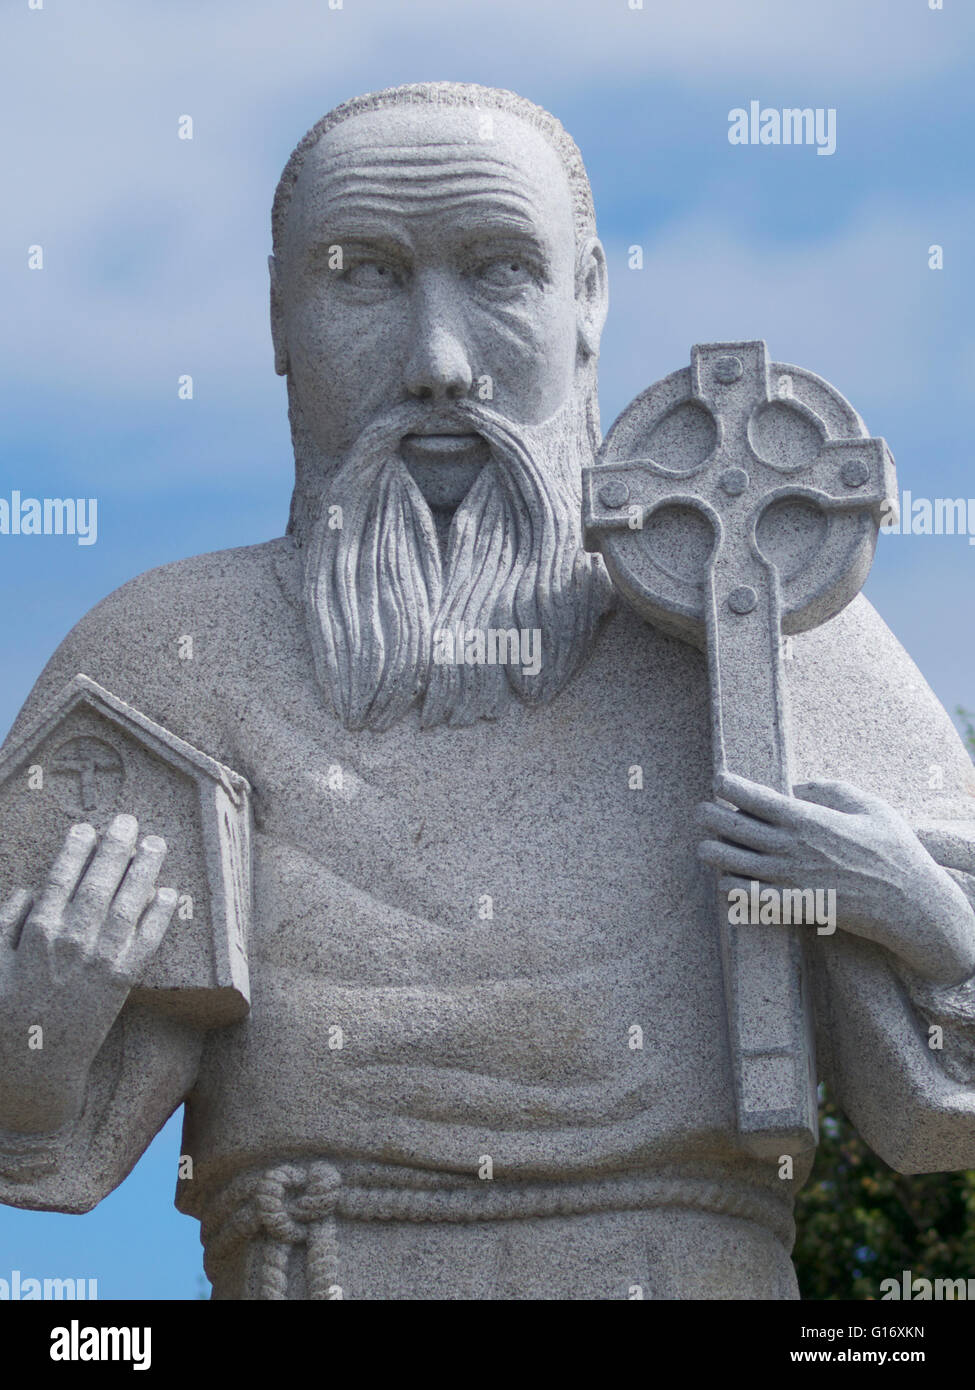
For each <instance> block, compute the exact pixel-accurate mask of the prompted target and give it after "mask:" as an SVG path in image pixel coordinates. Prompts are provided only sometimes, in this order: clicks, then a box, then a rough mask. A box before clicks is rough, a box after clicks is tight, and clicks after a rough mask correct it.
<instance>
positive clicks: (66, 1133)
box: [0, 1001, 203, 1212]
mask: <svg viewBox="0 0 975 1390" xmlns="http://www.w3.org/2000/svg"><path fill="white" fill-rule="evenodd" d="M202 1043H203V1034H201V1033H200V1032H199V1030H198V1029H195V1028H193V1027H191V1026H190V1025H189V1024H187V1023H184V1022H180V1021H177V1020H175V1019H170V1018H166V1017H163V1016H161V1015H159V1014H158V1013H156V1012H154V1011H152V1010H151V1009H150V1008H148V1007H147V1006H145V1005H138V1004H135V1003H133V1002H131V1001H130V1002H129V1003H128V1004H126V1005H125V1007H124V1008H123V1009H122V1012H121V1014H120V1015H119V1017H118V1018H117V1020H116V1021H115V1023H114V1024H113V1026H112V1028H111V1030H110V1032H109V1035H108V1037H107V1038H106V1040H105V1042H104V1044H103V1045H102V1047H101V1049H100V1050H99V1052H98V1054H97V1056H96V1057H95V1060H94V1062H93V1064H92V1065H91V1067H90V1068H89V1069H88V1071H87V1074H86V1076H85V1078H84V1087H83V1098H82V1102H81V1111H80V1114H79V1115H78V1116H77V1117H76V1118H73V1119H71V1120H69V1121H68V1122H67V1123H65V1124H64V1125H62V1126H60V1127H59V1128H58V1129H56V1130H54V1131H48V1132H46V1133H34V1132H30V1131H22V1130H13V1129H6V1130H0V1201H2V1202H5V1203H6V1204H8V1205H10V1206H16V1207H30V1208H35V1209H40V1210H47V1211H68V1212H84V1211H90V1210H91V1208H92V1207H93V1206H95V1205H96V1204H97V1203H98V1202H100V1201H101V1200H102V1198H103V1197H106V1196H107V1195H108V1194H109V1193H110V1192H112V1191H114V1189H115V1188H116V1187H117V1186H118V1185H119V1183H121V1182H122V1181H123V1180H124V1179H125V1178H126V1177H127V1176H128V1174H129V1173H130V1172H131V1170H132V1168H133V1167H134V1165H135V1163H136V1162H137V1160H138V1159H139V1158H140V1157H141V1155H142V1153H143V1152H144V1150H145V1149H146V1148H147V1146H148V1145H149V1144H150V1143H151V1141H152V1140H153V1139H154V1138H155V1136H156V1134H158V1132H159V1130H160V1129H162V1127H163V1125H164V1124H165V1123H166V1121H167V1119H168V1118H169V1116H170V1115H171V1114H172V1113H173V1111H174V1110H175V1109H176V1108H177V1106H179V1105H180V1104H181V1102H182V1101H183V1100H184V1099H185V1097H186V1095H187V1094H188V1092H189V1091H190V1090H191V1089H192V1086H193V1082H194V1080H195V1078H196V1074H197V1068H198V1065H199V1059H200V1052H201V1049H202Z"/></svg>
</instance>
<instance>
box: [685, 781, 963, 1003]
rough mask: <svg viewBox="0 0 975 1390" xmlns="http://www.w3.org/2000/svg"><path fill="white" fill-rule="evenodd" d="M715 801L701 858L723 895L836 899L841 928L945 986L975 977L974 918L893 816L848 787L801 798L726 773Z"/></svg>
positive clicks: (813, 788)
mask: <svg viewBox="0 0 975 1390" xmlns="http://www.w3.org/2000/svg"><path fill="white" fill-rule="evenodd" d="M715 791H716V792H717V794H718V795H719V796H721V797H723V798H724V799H725V800H726V801H729V802H731V803H732V805H733V806H736V807H738V809H737V810H732V809H731V808H730V807H728V806H725V805H722V804H721V803H720V802H715V801H706V802H703V803H702V805H701V806H700V808H699V821H698V823H699V826H700V828H701V829H702V830H703V831H705V833H706V834H707V835H709V836H710V838H708V839H705V840H703V841H702V842H701V844H700V845H699V847H698V854H699V857H700V858H701V859H702V860H703V861H704V863H706V864H710V865H711V866H712V868H714V869H716V870H717V871H718V872H719V874H720V875H721V878H720V880H719V886H720V887H721V888H722V889H723V890H730V889H734V888H738V889H741V888H745V889H748V888H750V885H751V883H752V882H755V881H757V882H758V883H759V884H761V885H762V887H775V888H793V889H800V890H802V889H812V890H813V891H817V890H819V891H820V892H823V891H825V892H828V891H829V890H831V889H832V890H833V891H834V892H835V894H836V897H835V904H836V922H837V925H838V926H839V927H841V928H842V929H843V930H844V931H847V932H852V933H854V934H855V935H857V936H862V937H866V938H867V939H868V940H870V941H876V942H878V943H879V944H880V945H882V946H885V947H886V948H887V949H888V950H890V951H893V952H894V953H895V954H896V955H898V956H899V957H900V958H901V959H902V960H903V961H904V963H905V964H906V965H907V966H908V967H909V968H910V969H911V970H914V971H916V972H917V973H918V974H919V975H922V976H923V977H924V978H925V979H927V980H930V981H931V982H932V983H934V984H937V985H954V984H958V983H960V982H961V981H962V980H965V979H968V978H969V977H970V976H971V975H973V974H975V911H973V909H972V906H971V904H970V903H969V901H968V898H967V897H966V896H965V894H964V892H963V891H962V889H961V888H960V887H959V886H958V884H957V883H956V882H955V881H954V879H952V877H951V876H950V875H949V874H947V873H946V872H945V870H944V869H942V868H941V866H940V865H939V864H937V863H936V862H935V861H934V859H932V857H931V856H930V854H928V852H927V850H926V849H925V848H924V846H923V845H922V844H921V842H920V840H919V839H918V838H917V836H916V835H915V834H914V831H913V830H912V829H911V827H910V826H909V825H908V823H907V821H906V820H905V819H904V818H903V816H901V815H900V814H899V813H898V812H897V811H895V810H894V808H893V807H892V806H889V805H888V804H887V802H885V801H883V800H881V798H880V797H877V796H872V795H870V794H869V793H867V792H864V791H860V790H859V788H857V787H854V786H851V785H850V784H849V783H848V782H803V783H801V784H799V785H797V786H796V787H795V788H794V791H795V796H793V797H789V796H783V795H782V794H781V793H780V792H776V791H773V790H772V789H771V788H770V787H764V786H762V785H761V784H760V783H758V782H751V781H749V780H748V779H747V778H745V777H736V776H732V775H731V774H728V773H724V774H721V775H719V777H718V778H717V780H716V782H715Z"/></svg>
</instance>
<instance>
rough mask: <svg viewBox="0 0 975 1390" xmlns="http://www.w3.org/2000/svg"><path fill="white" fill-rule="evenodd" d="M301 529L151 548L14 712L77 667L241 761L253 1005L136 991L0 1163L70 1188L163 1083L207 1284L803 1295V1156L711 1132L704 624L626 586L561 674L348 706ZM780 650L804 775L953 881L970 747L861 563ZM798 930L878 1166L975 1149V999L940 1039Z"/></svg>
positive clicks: (5, 1186)
mask: <svg viewBox="0 0 975 1390" xmlns="http://www.w3.org/2000/svg"><path fill="white" fill-rule="evenodd" d="M300 563H301V554H300V552H299V551H297V549H296V548H295V546H294V544H293V543H292V541H291V540H288V539H283V540H278V541H274V542H271V543H269V544H266V545H261V546H255V547H250V548H246V549H241V550H234V551H227V552H221V553H217V554H213V555H206V556H200V557H196V558H193V559H190V560H185V561H181V562H178V563H176V564H173V565H169V566H166V567H164V568H162V569H159V570H155V571H152V572H150V573H147V574H144V575H142V576H140V577H139V578H137V579H135V580H133V581H132V582H131V583H129V584H126V585H125V586H124V587H123V588H121V589H120V590H118V591H117V592H116V593H114V594H112V595H111V596H110V597H109V598H107V599H106V600H105V601H104V602H103V603H101V604H99V605H98V606H97V607H96V608H95V609H93V610H92V611H91V612H90V613H89V614H88V615H87V616H86V617H85V618H84V619H83V620H82V622H80V623H79V624H78V626H77V627H76V628H75V629H74V630H73V631H72V632H71V633H70V635H69V636H68V637H67V639H66V640H65V642H64V643H63V644H62V645H61V647H60V648H59V649H58V651H57V652H56V653H55V655H54V657H53V658H52V660H51V662H50V663H49V665H48V667H47V668H46V670H45V671H44V673H43V675H42V676H41V678H40V680H39V681H38V683H37V686H36V687H35V689H34V691H33V692H32V694H31V696H30V698H29V700H28V702H27V705H26V706H25V709H24V711H23V712H22V714H21V716H20V718H19V719H18V721H17V724H16V725H15V726H14V731H13V732H14V733H15V734H16V733H19V732H20V731H21V730H22V729H23V728H24V727H26V724H27V723H29V722H30V721H32V720H33V719H34V718H35V717H36V715H37V713H38V711H39V710H40V709H41V707H42V706H43V705H44V704H45V703H46V702H47V701H48V700H49V699H50V698H52V697H53V696H54V695H55V694H56V693H57V692H58V691H59V690H60V689H61V688H62V687H63V686H64V684H65V683H66V682H67V681H69V680H70V679H71V678H72V677H73V676H74V675H75V674H77V673H78V672H84V673H85V674H86V675H88V676H90V677H92V678H93V679H94V680H95V681H97V682H99V683H100V684H102V685H104V686H105V687H107V688H108V689H109V690H111V691H112V692H114V693H115V694H117V695H119V696H120V697H121V698H122V699H124V700H126V701H128V702H129V703H131V704H133V705H134V706H135V707H136V708H137V709H139V710H141V711H142V712H143V713H145V714H147V715H148V716H149V717H150V718H152V719H154V720H156V721H158V722H159V723H161V724H163V725H164V726H165V727H166V728H168V729H170V730H172V731H173V732H174V733H176V734H178V735H179V736H180V737H181V738H183V739H186V740H188V741H189V742H190V743H192V744H194V745H196V746H197V747H198V748H200V749H202V750H203V751H204V752H206V753H208V754H210V755H211V756H213V757H215V758H217V759H219V760H220V761H221V762H223V763H225V764H226V765H228V766H230V767H231V768H233V769H235V770H236V771H238V772H240V773H242V774H243V775H244V776H246V777H247V778H248V780H249V781H250V783H251V785H252V788H253V791H254V816H255V836H254V891H255V910H254V922H253V931H252V939H251V941H250V943H249V956H250V963H251V979H252V1009H251V1013H250V1015H249V1017H248V1018H247V1019H246V1020H245V1021H244V1022H242V1023H240V1024H237V1025H234V1026H231V1027H229V1028H222V1029H214V1030H212V1031H210V1032H207V1033H205V1034H201V1033H199V1032H197V1031H195V1030H194V1029H193V1028H191V1027H190V1026H189V1025H187V1024H180V1023H177V1022H174V1021H173V1020H171V1019H166V1018H164V1017H162V1016H161V1015H159V1014H158V1013H155V1012H154V1011H153V1010H152V1008H151V1007H150V1006H148V1005H136V1004H134V1003H131V1002H130V1003H129V1004H128V1005H127V1006H126V1008H125V1009H124V1010H123V1012H122V1015H121V1016H120V1018H119V1020H118V1022H117V1023H116V1025H115V1027H114V1028H113V1030H112V1033H111V1035H110V1037H109V1039H108V1041H107V1042H106V1044H105V1047H104V1048H103V1050H102V1053H101V1054H100V1055H99V1058H98V1059H97V1062H96V1066H95V1068H94V1071H93V1075H92V1079H91V1083H90V1087H89V1095H88V1100H87V1103H86V1107H85V1111H84V1113H83V1115H82V1116H81V1118H80V1120H79V1121H78V1123H77V1124H76V1125H74V1126H73V1127H72V1128H71V1129H70V1131H69V1132H68V1133H62V1134H60V1135H57V1136H51V1137H49V1138H44V1137H40V1138H38V1139H37V1140H36V1141H33V1140H29V1139H28V1140H17V1139H16V1137H13V1138H10V1139H9V1140H8V1143H7V1152H6V1155H5V1156H0V1199H2V1200H3V1201H5V1202H10V1203H13V1204H15V1205H18V1206H25V1207H38V1208H53V1209H56V1210H67V1211H84V1210H88V1209H89V1208H90V1207H92V1206H93V1205H94V1204H95V1203H97V1202H98V1201H99V1200H100V1199H101V1198H102V1197H103V1196H105V1195H106V1194H107V1193H108V1192H110V1191H111V1190H112V1189H113V1188H114V1187H115V1186H116V1185H117V1184H118V1183H120V1182H121V1181H122V1180H123V1179H124V1177H125V1176H126V1175H127V1173H128V1172H129V1171H130V1169H131V1168H132V1166H133V1164H134V1163H135V1162H136V1160H137V1159H138V1157H139V1155H140V1154H141V1153H142V1151H143V1150H144V1148H145V1147H146V1145H147V1144H148V1143H149V1141H150V1140H151V1139H152V1137H153V1136H154V1135H155V1134H156V1133H157V1132H158V1130H159V1129H160V1127H161V1126H162V1125H163V1124H164V1122H165V1121H166V1119H167V1118H168V1116H169V1115H170V1114H171V1113H172V1111H173V1110H174V1109H175V1108H176V1107H177V1106H178V1105H179V1104H180V1103H181V1102H183V1101H184V1100H185V1101H186V1119H185V1129H184V1141H183V1150H184V1152H185V1153H187V1154H189V1155H191V1156H192V1159H193V1177H192V1179H191V1180H188V1181H183V1182H181V1183H180V1185H179V1191H178V1195H177V1204H178V1205H179V1206H180V1208H181V1209H182V1210H183V1211H186V1212H189V1213H191V1214H193V1215H196V1216H198V1217H200V1218H201V1219H202V1221H203V1237H204V1242H205V1245H206V1246H207V1268H208V1271H209V1273H210V1275H211V1278H212V1279H213V1280H214V1285H215V1294H216V1296H217V1297H336V1296H339V1294H338V1292H337V1290H341V1291H342V1292H341V1296H344V1297H400V1298H433V1297H437V1298H464V1297H488V1298H490V1297H506V1298H512V1297H542V1298H544V1297H570V1298H572V1297H578V1298H592V1297H599V1298H612V1297H621V1298H626V1297H632V1296H640V1294H642V1295H643V1296H645V1297H697V1296H716V1295H720V1296H725V1297H732V1298H735V1297H738V1298H742V1297H790V1296H794V1295H795V1287H794V1282H793V1280H792V1274H791V1267H790V1266H789V1262H788V1258H787V1252H788V1250H789V1248H790V1245H791V1240H792V1227H791V1208H792V1202H793V1199H794V1195H795V1191H796V1190H797V1188H798V1187H799V1186H800V1185H801V1183H802V1181H803V1180H804V1179H805V1177H806V1175H807V1171H808V1165H807V1164H804V1163H800V1164H799V1165H798V1167H797V1170H796V1173H795V1177H794V1179H793V1180H792V1181H791V1182H790V1181H788V1180H784V1179H783V1178H781V1177H780V1176H779V1170H778V1167H777V1165H775V1164H770V1163H767V1162H763V1161H760V1160H757V1159H755V1158H752V1157H750V1156H748V1155H747V1154H746V1153H745V1152H743V1151H742V1149H741V1148H740V1147H739V1145H738V1143H737V1141H736V1136H735V1124H734V1109H733V1098H732V1087H731V1078H730V1070H729V1060H728V1055H727V1049H726V1043H725V1031H724V1030H725V1013H724V1001H723V992H722V982H721V971H720V962H719V953H718V942H717V935H716V928H715V924H714V916H713V914H714V906H713V896H712V891H711V888H710V886H709V882H708V879H707V876H706V875H705V873H704V872H703V870H702V869H701V866H700V864H699V862H698V860H697V858H696V853H695V850H696V845H697V842H698V839H699V838H700V837H699V835H698V834H697V832H696V831H695V829H694V825H693V814H694V808H695V805H696V804H697V803H698V802H700V801H702V800H704V799H706V798H708V797H709V796H710V794H711V792H710V778H711V753H710V746H709V721H708V704H707V701H708V695H707V684H706V673H705V666H704V659H703V656H702V655H701V653H699V652H698V651H696V650H694V649H693V648H691V647H690V646H687V645H685V644H683V643H681V642H679V641H677V640H675V639H672V638H670V637H667V636H665V635H662V634H661V633H660V632H658V631H657V630H656V629H654V628H652V627H650V626H648V625H646V624H644V623H643V622H642V621H640V620H639V619H638V618H636V617H635V616H634V615H633V614H632V613H630V612H629V611H628V610H625V609H623V610H619V611H617V612H616V613H615V614H614V615H612V616H611V617H610V618H609V619H608V621H607V623H606V625H605V627H604V629H603V631H602V633H601V635H600V638H599V640H598V642H597V645H596V647H595V650H594V652H593V655H592V657H591V659H590V660H589V662H588V664H587V665H586V666H585V667H584V668H583V670H582V671H581V672H580V673H579V674H578V675H577V676H576V677H575V678H574V680H573V681H572V682H571V683H570V684H569V686H568V687H567V688H566V689H565V690H564V691H563V692H562V693H561V695H560V696H559V697H558V698H557V699H556V700H555V701H554V702H553V703H551V704H550V705H548V706H545V707H542V708H539V709H529V708H527V707H525V706H524V705H522V704H521V703H520V702H517V701H516V702H514V703H513V704H512V705H511V706H510V707H509V708H508V709H507V710H506V711H505V713H504V714H503V716H502V717H501V718H500V719H499V720H498V721H496V722H487V721H480V722H478V723H477V724H476V725H474V726H473V727H469V728H461V729H450V728H445V727H441V728H435V729H431V730H420V728H419V725H418V720H417V717H416V714H415V712H412V713H411V714H410V716H409V717H408V718H407V719H405V720H404V721H402V722H401V723H400V724H398V725H397V726H395V727H394V728H392V729H391V730H389V731H388V732H385V733H381V734H377V733H373V732H369V731H367V732H360V733H350V732H348V731H347V730H345V729H343V728H342V727H341V726H340V725H339V724H338V723H337V721H336V719H335V717H334V716H333V714H332V712H331V709H330V707H329V704H328V701H327V698H326V697H325V696H324V695H323V692H322V691H321V689H320V688H319V687H318V685H317V684H316V681H315V678H314V674H313V668H312V662H311V652H310V647H309V643H308V639H307V636H306V630H305V619H304V614H303V610H302V607H301V602H300V597H299V594H300ZM187 634H189V635H192V637H193V658H192V660H188V661H187V660H179V658H178V639H179V638H180V637H181V636H183V635H187ZM793 650H794V657H793V659H791V660H789V661H788V662H787V663H786V670H787V673H788V679H789V683H790V698H791V702H792V710H793V725H794V728H793V739H794V752H795V772H796V776H797V780H798V779H803V778H812V777H822V778H841V779H844V780H847V781H850V782H853V783H854V784H856V785H858V786H860V787H862V788H863V789H864V790H867V791H871V792H874V793H877V794H878V795H881V796H883V797H884V798H885V799H887V800H888V801H889V802H890V803H891V804H893V805H894V806H895V807H897V808H898V809H900V810H901V811H902V812H903V813H904V814H906V815H907V817H908V819H909V820H910V821H911V823H912V824H913V825H914V826H915V827H916V828H917V829H918V831H919V833H921V834H922V838H923V839H924V842H925V844H926V845H927V846H928V847H929V849H930V850H931V852H932V853H933V854H934V856H935V858H937V859H938V860H939V862H941V863H942V864H944V865H946V866H947V867H949V869H950V870H951V871H952V872H953V873H954V875H955V876H956V878H957V879H958V881H959V882H961V883H963V885H964V886H965V887H966V889H970V888H971V886H972V884H973V883H975V879H972V878H970V877H969V871H975V802H973V800H972V795H973V791H975V775H973V769H972V766H971V763H970V761H969V759H968V757H967V755H966V753H965V751H964V748H963V746H962V744H961V741H960V739H959V738H958V735H957V733H956V732H955V730H954V728H953V726H952V725H951V722H950V720H949V719H948V717H947V715H946V714H945V712H944V711H943V709H942V708H941V707H940V705H939V704H938V702H937V701H936V699H935V697H934V696H933V694H932V693H931V691H930V690H929V688H928V687H927V686H926V684H925V683H924V681H923V678H922V677H921V675H920V674H919V672H918V671H917V669H916V668H915V667H914V665H913V664H912V662H911V661H910V659H909V658H908V656H907V655H906V653H905V652H904V651H903V649H902V648H901V647H900V645H899V644H898V643H897V641H896V639H895V638H894V637H893V636H892V634H891V633H890V632H889V630H888V629H887V628H886V626H885V625H884V623H883V622H882V621H881V620H880V618H879V617H878V616H877V615H876V613H875V612H874V611H873V609H872V608H871V607H870V605H869V604H868V603H867V601H866V600H864V599H863V598H858V599H857V600H855V602H854V603H853V604H851V605H850V606H849V608H847V609H846V610H845V611H844V612H843V613H841V614H840V615H839V616H838V617H836V618H835V619H833V620H832V621H831V622H829V623H828V624H826V625H825V626H823V627H821V628H819V629H817V630H815V631H813V632H811V633H808V634H804V635H802V636H800V637H797V638H796V639H795V641H794V648H793ZM543 659H544V653H543ZM636 766H639V767H640V768H642V774H643V787H642V789H634V788H633V787H631V785H630V784H631V781H632V780H634V779H633V778H632V777H631V769H632V768H634V767H636ZM936 768H937V769H941V772H940V774H937V773H934V772H933V771H932V769H936ZM337 770H340V775H336V772H337ZM112 809H113V810H118V811H124V810H125V809H126V808H125V807H124V806H119V807H115V808H112ZM161 882H168V880H167V878H166V874H165V869H164V871H163V874H162V877H161ZM173 886H175V887H177V888H178V887H179V885H178V884H175V885H173ZM809 930H810V932H811V936H812V940H811V942H810V948H811V952H812V955H813V957H814V958H815V971H814V976H815V988H816V1009H817V1019H818V1041H817V1050H818V1063H819V1074H820V1076H821V1077H823V1078H824V1079H826V1080H827V1081H828V1082H829V1084H830V1085H831V1086H832V1087H833V1088H834V1094H835V1095H836V1097H837V1099H838V1100H839V1102H840V1103H841V1105H842V1106H843V1107H844V1109H845V1110H846V1112H847V1113H848V1114H849V1116H850V1118H851V1119H852V1120H853V1122H854V1124H856V1126H857V1127H858V1129H859V1130H860V1132H861V1134H862V1135H863V1136H864V1138H865V1139H866V1140H867V1142H868V1143H869V1144H870V1145H871V1146H872V1147H873V1148H874V1149H875V1150H876V1151H877V1152H878V1153H879V1154H880V1155H881V1156H882V1157H883V1158H884V1159H886V1160H887V1162H889V1163H890V1164H892V1165H893V1166H895V1167H897V1168H899V1169H901V1170H902V1171H906V1172H915V1171H926V1170H939V1169H949V1168H958V1167H967V1166H972V1165H975V1065H970V1059H969V1052H968V1046H969V1038H970V1036H971V1032H972V1031H973V1030H969V1029H967V1027H966V1025H965V1023H964V1020H962V1021H961V1022H957V1021H953V1020H949V1022H948V1027H947V1031H946V1036H945V1048H944V1051H943V1052H940V1053H939V1052H935V1051H932V1050H931V1049H930V1048H929V1047H928V1035H927V1027H928V1019H929V1016H930V1010H928V1012H925V1006H924V1004H923V1002H922V1003H919V1002H918V1001H917V999H915V998H913V997H912V995H911V989H910V985H909V983H905V981H904V979H903V978H902V977H901V976H900V975H899V974H898V972H897V971H896V970H895V969H894V968H892V962H891V961H890V960H889V959H888V958H887V957H886V955H885V953H884V952H883V951H881V950H880V949H879V948H877V947H875V946H872V945H870V944H868V943H865V942H862V941H859V940H856V939H853V938H849V937H844V935H843V933H842V932H841V931H838V932H837V933H836V935H835V936H832V937H822V938H816V936H815V932H814V931H813V929H809ZM956 1022H957V1026H955V1023H956ZM633 1025H637V1027H638V1028H639V1029H640V1030H642V1044H643V1045H642V1047H637V1046H633V1045H631V1044H632V1043H633V1041H634V1040H635V1039H638V1035H636V1034H635V1033H634V1032H633V1031H632V1028H633ZM336 1029H340V1030H341V1035H339V1034H338V1033H337V1032H336ZM340 1036H341V1041H342V1046H341V1047H338V1046H336V1045H335V1044H336V1041H337V1039H339V1037H340ZM330 1044H331V1045H330ZM969 1078H971V1081H970V1083H969ZM3 1147H4V1146H3V1142H2V1139H0V1149H3ZM488 1171H490V1172H492V1173H493V1176H486V1174H487V1173H488ZM634 1289H636V1290H639V1293H638V1294H634V1293H633V1290H634Z"/></svg>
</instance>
